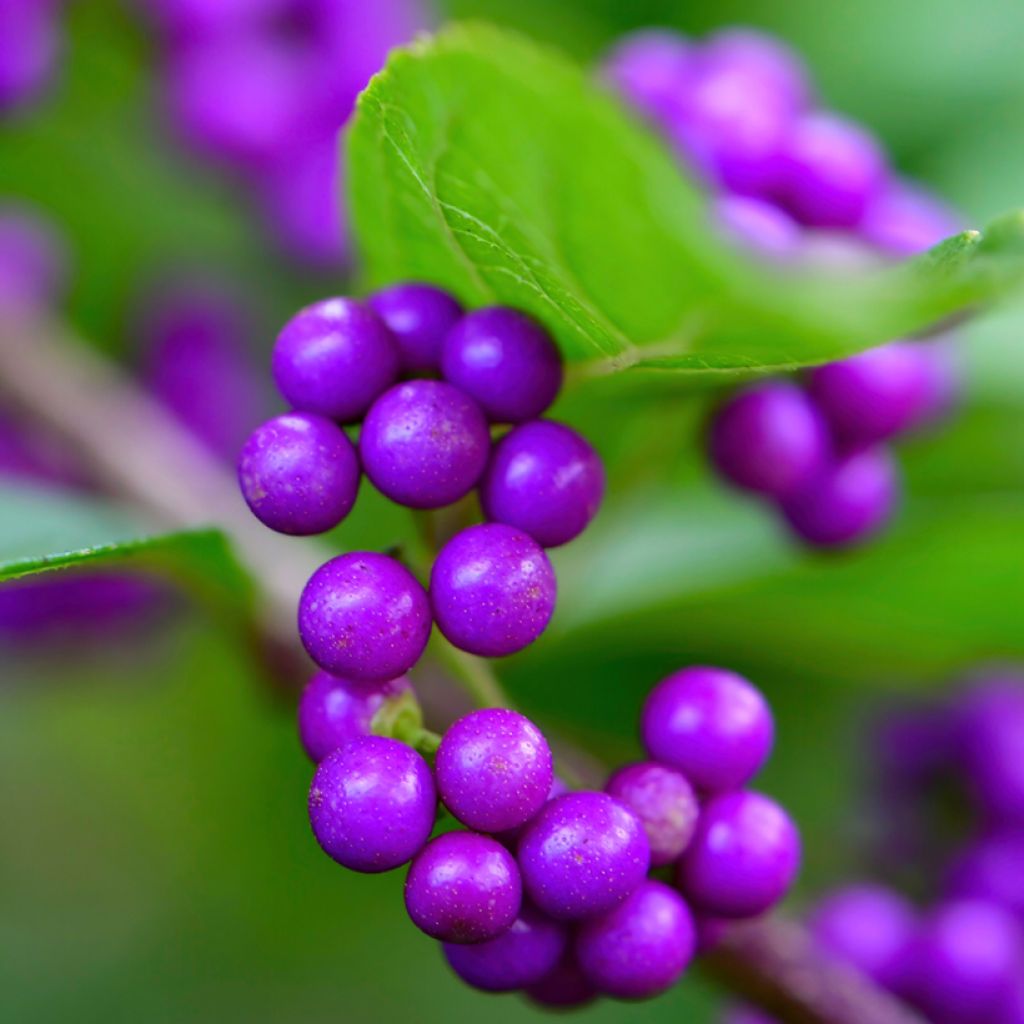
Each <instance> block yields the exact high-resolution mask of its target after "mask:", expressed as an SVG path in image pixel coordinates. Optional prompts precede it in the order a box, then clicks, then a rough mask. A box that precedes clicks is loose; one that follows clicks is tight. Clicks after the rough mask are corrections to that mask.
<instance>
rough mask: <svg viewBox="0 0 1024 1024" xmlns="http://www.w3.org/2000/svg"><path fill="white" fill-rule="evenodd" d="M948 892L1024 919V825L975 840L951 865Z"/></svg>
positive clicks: (947, 882) (1023, 920)
mask: <svg viewBox="0 0 1024 1024" xmlns="http://www.w3.org/2000/svg"><path fill="white" fill-rule="evenodd" d="M1018 756H1019V755H1018ZM946 892H947V893H949V895H951V896H956V897H965V898H970V899H980V900H988V901H989V902H991V903H997V904H999V906H1001V907H1005V908H1006V909H1007V910H1009V911H1011V912H1012V913H1014V914H1015V915H1016V916H1017V918H1018V919H1019V920H1020V921H1022V922H1024V828H1022V827H1018V828H1015V829H1008V830H1006V831H1002V832H994V833H992V834H990V835H986V836H983V837H982V838H981V839H977V840H975V841H974V842H973V843H971V845H970V846H968V847H967V849H966V850H964V851H963V853H961V854H960V856H959V857H957V859H956V860H955V861H954V863H953V865H952V867H951V868H950V870H949V874H948V877H947V880H946Z"/></svg>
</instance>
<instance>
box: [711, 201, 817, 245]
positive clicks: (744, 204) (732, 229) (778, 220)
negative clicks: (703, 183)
mask: <svg viewBox="0 0 1024 1024" xmlns="http://www.w3.org/2000/svg"><path fill="white" fill-rule="evenodd" d="M714 222H715V225H716V227H717V228H718V229H719V231H720V233H721V234H722V235H723V236H724V237H725V238H726V239H727V240H728V241H730V242H732V243H734V244H735V245H738V246H740V247H741V248H744V249H749V250H750V251H751V252H752V253H754V255H756V256H760V257H763V258H764V259H770V260H773V261H778V262H784V261H786V260H790V259H792V258H793V257H794V256H796V255H797V254H798V252H799V251H800V243H801V241H802V238H803V231H802V229H801V228H800V225H799V224H797V222H796V221H795V220H793V218H792V217H790V215H789V214H788V213H786V211H785V210H782V209H780V208H779V207H778V206H776V205H775V204H774V203H770V202H768V201H767V200H764V199H757V198H755V197H754V196H734V195H724V196H721V197H719V198H718V199H717V200H715V204H714Z"/></svg>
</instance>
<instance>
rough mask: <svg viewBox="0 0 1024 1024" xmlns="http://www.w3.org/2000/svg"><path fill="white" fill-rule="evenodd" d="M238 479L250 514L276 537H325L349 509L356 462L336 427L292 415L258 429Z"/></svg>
mask: <svg viewBox="0 0 1024 1024" xmlns="http://www.w3.org/2000/svg"><path fill="white" fill-rule="evenodd" d="M238 481H239V484H240V485H241V488H242V495H243V497H244V498H245V501H246V504H247V505H248V506H249V508H250V509H251V510H252V513H253V515H255V516H256V518H257V519H259V521H260V522H261V523H263V524H264V525H265V526H269V527H270V528H271V529H272V530H277V531H278V532H279V533H290V534H298V535H303V534H313V533H323V532H324V531H325V530H330V529H332V528H333V527H335V526H337V525H338V523H340V522H341V521H342V520H343V519H344V518H345V517H346V516H347V515H348V514H349V512H351V511H352V506H353V505H354V504H355V501H356V495H357V494H358V493H359V460H358V459H357V458H356V450H355V448H354V447H353V445H352V442H351V441H350V440H349V439H348V437H347V436H346V435H345V431H344V430H342V429H341V427H339V426H338V425H337V424H336V423H333V422H332V421H331V420H328V419H325V418H324V417H323V416H317V415H316V414H314V413H306V412H291V413H285V414H284V415H283V416H277V417H275V418H274V419H272V420H268V421H267V422H266V423H264V424H262V425H261V426H259V427H257V428H256V429H255V430H254V431H253V433H252V434H251V435H250V436H249V440H248V441H246V442H245V446H244V447H243V448H242V454H241V456H240V458H239V460H238Z"/></svg>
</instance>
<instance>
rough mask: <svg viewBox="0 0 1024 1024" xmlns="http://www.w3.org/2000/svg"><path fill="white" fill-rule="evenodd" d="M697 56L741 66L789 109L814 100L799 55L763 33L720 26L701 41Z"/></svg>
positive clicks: (707, 60)
mask: <svg viewBox="0 0 1024 1024" xmlns="http://www.w3.org/2000/svg"><path fill="white" fill-rule="evenodd" d="M701 59H702V60H704V61H706V62H707V63H709V64H714V65H718V66H722V65H731V66H736V67H743V68H745V69H746V70H747V71H748V72H750V73H751V74H752V75H755V76H756V77H757V79H758V81H759V82H761V83H762V88H763V89H765V90H767V91H770V92H771V93H772V94H773V95H774V96H776V97H778V99H779V100H780V102H782V103H784V104H785V105H786V106H787V107H788V108H789V109H790V110H802V109H804V108H806V107H807V106H808V105H809V104H810V103H811V102H812V100H813V99H814V96H813V90H812V87H811V81H810V76H809V75H808V73H807V68H806V66H805V65H804V62H803V60H802V59H801V57H800V56H799V55H798V54H797V52H796V51H795V50H794V49H793V48H792V47H790V46H787V45H786V44H785V43H784V42H782V40H781V39H777V38H775V37H774V36H771V35H769V34H768V33H767V32H761V31H758V30H757V29H754V28H747V27H745V26H736V27H734V28H727V29H722V30H721V31H719V32H716V33H715V34H714V35H712V36H710V37H709V38H708V39H707V40H706V41H705V43H704V46H703V49H702V52H701Z"/></svg>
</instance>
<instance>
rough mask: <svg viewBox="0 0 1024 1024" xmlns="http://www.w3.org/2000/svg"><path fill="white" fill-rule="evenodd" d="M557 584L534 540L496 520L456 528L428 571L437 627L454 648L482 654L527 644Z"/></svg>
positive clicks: (540, 628)
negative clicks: (463, 528)
mask: <svg viewBox="0 0 1024 1024" xmlns="http://www.w3.org/2000/svg"><path fill="white" fill-rule="evenodd" d="M556 589H557V586H556V582H555V571H554V569H553V568H552V567H551V563H550V562H549V561H548V557H547V555H545V554H544V551H543V550H542V549H541V547H540V546H539V545H538V544H537V542H536V541H534V540H533V539H532V538H531V537H528V536H527V535H526V534H525V533H523V532H522V531H521V530H516V529H514V528H513V527H511V526H504V525H502V524H500V523H484V524H481V525H478V526H470V527H469V528H468V529H465V530H463V531H462V532H461V533H457V534H456V535H455V536H454V537H453V538H452V539H451V540H450V541H448V543H447V544H446V545H445V546H444V547H443V548H442V549H441V551H440V553H439V554H438V556H437V559H436V560H435V562H434V568H433V570H432V571H431V573H430V600H431V604H432V605H433V609H434V616H435V617H436V619H437V625H438V628H439V629H440V630H441V632H442V633H443V634H444V635H445V637H447V639H448V640H449V641H450V642H451V643H452V644H454V645H455V646H456V647H459V648H461V649H462V650H464V651H469V652H470V653H472V654H479V655H482V656H484V657H487V658H499V657H502V656H504V655H507V654H514V653H515V652H516V651H520V650H522V649H523V648H524V647H527V646H528V645H529V644H532V643H533V641H534V640H536V639H537V637H539V636H540V635H541V633H543V632H544V630H545V628H546V627H547V624H548V622H550V621H551V616H552V614H553V613H554V610H555V594H556Z"/></svg>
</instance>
